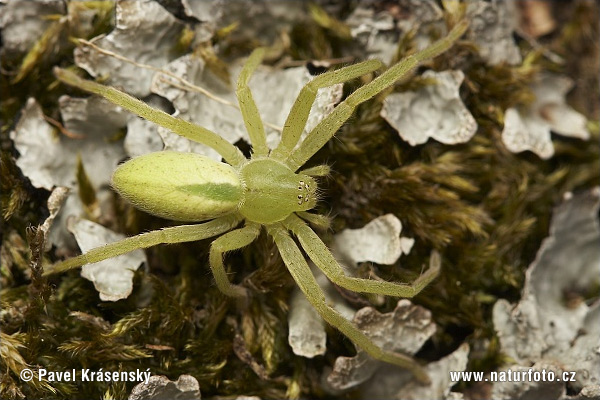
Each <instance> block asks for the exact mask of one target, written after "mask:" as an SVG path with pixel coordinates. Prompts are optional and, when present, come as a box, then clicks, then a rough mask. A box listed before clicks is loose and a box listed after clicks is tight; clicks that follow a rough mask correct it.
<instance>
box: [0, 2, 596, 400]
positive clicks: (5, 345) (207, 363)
mask: <svg viewBox="0 0 600 400" xmlns="http://www.w3.org/2000/svg"><path fill="white" fill-rule="evenodd" d="M557 7H566V8H567V9H568V11H569V12H565V13H562V14H561V15H566V16H567V17H566V19H565V20H563V21H560V23H561V24H562V27H563V28H562V29H559V30H557V33H556V34H555V35H554V36H550V37H547V38H544V39H543V43H542V45H544V46H545V47H547V48H549V49H550V50H552V51H554V52H556V53H558V54H562V55H563V56H565V60H566V65H564V66H561V65H556V64H553V63H552V62H550V61H549V60H548V59H547V58H545V57H544V54H543V52H540V51H538V50H536V49H533V48H531V46H530V45H529V44H528V43H526V42H523V43H521V44H520V45H521V46H522V52H523V54H524V55H525V57H524V61H523V63H522V64H521V65H516V66H509V65H498V66H495V67H489V66H487V65H486V64H485V63H484V62H483V61H482V60H481V58H480V57H479V56H478V54H477V50H476V49H474V48H473V46H472V45H471V44H469V43H467V42H463V43H462V44H460V45H458V46H455V47H454V48H453V49H452V50H451V51H449V52H448V53H446V54H443V55H442V56H440V57H439V58H437V59H436V60H435V63H433V64H431V67H433V68H434V69H437V70H442V69H447V68H460V69H461V70H463V72H464V73H465V76H466V79H465V84H464V85H463V87H462V97H463V100H464V101H465V103H466V105H467V107H468V109H469V110H470V111H471V113H472V114H473V115H474V117H475V119H476V120H477V123H478V125H479V130H478V132H477V134H476V135H475V137H474V138H473V139H472V140H471V141H469V142H468V143H466V144H462V145H457V146H445V145H442V144H439V143H436V142H434V141H431V140H430V141H429V142H428V143H426V144H424V145H421V146H417V147H410V146H408V145H407V144H406V143H405V142H403V141H402V140H401V139H400V138H399V137H398V135H397V133H396V132H394V131H393V130H392V129H391V128H390V127H389V126H388V125H387V124H386V123H385V122H384V121H383V120H382V119H381V117H380V116H379V112H380V109H381V106H382V98H383V96H380V97H379V98H376V99H374V100H373V101H370V102H368V103H366V104H363V105H362V106H361V107H360V108H359V110H358V111H357V113H356V114H355V115H354V116H353V117H352V119H351V120H350V121H349V122H348V123H347V124H346V125H344V127H343V128H342V129H341V131H340V132H339V134H338V135H337V136H336V139H334V140H331V141H330V142H329V143H328V145H327V146H326V147H325V148H323V149H322V150H321V151H320V152H319V153H318V154H317V155H316V156H315V157H314V159H313V160H311V161H310V165H317V164H320V163H327V164H329V165H331V166H332V167H333V173H332V175H331V176H330V177H329V178H327V179H323V180H322V181H321V184H320V185H321V187H322V188H323V194H324V195H323V201H322V202H321V203H320V204H319V206H318V211H319V212H321V213H331V215H332V216H333V217H334V218H333V229H332V232H338V231H340V230H341V229H344V228H357V227H360V226H363V225H365V224H366V223H368V222H369V221H370V220H372V219H373V218H375V217H378V216H380V215H383V214H386V213H393V214H395V215H396V216H397V217H398V218H399V219H400V220H401V221H402V223H403V226H404V232H406V235H407V236H411V237H414V238H415V239H416V245H415V247H414V248H413V250H412V252H411V254H410V255H409V256H407V257H404V258H403V259H402V265H400V264H398V265H396V266H395V267H394V268H386V269H385V271H384V270H383V269H381V270H379V269H378V268H377V266H371V265H363V268H362V271H363V273H364V274H365V276H368V275H369V274H370V272H372V271H373V270H374V272H375V273H376V274H377V275H379V276H381V277H382V278H384V279H389V280H396V281H409V280H411V279H414V278H415V277H416V276H417V275H418V274H419V273H420V272H421V265H422V264H423V260H426V259H427V258H428V255H429V252H430V250H431V249H432V248H435V249H438V250H439V251H440V252H441V253H442V254H443V259H444V262H443V273H442V276H441V277H440V278H439V279H437V280H436V281H435V282H434V283H433V284H431V285H430V287H428V288H427V289H426V290H425V291H424V292H423V293H422V294H420V295H419V296H418V297H417V298H415V302H417V303H419V304H422V305H424V306H426V307H427V308H429V309H431V310H432V313H433V317H434V319H435V322H436V323H437V324H438V325H439V328H438V331H437V334H436V336H435V338H434V340H433V341H432V343H430V344H428V345H427V347H426V348H425V349H424V350H423V351H422V352H421V354H419V356H420V357H422V358H425V359H439V358H440V357H442V356H443V355H445V354H448V353H449V352H450V351H452V350H454V349H455V348H456V347H457V346H458V345H459V344H461V343H462V342H464V341H467V342H469V343H470V345H471V348H472V349H474V351H473V352H472V353H471V359H470V366H469V368H470V369H471V370H477V371H481V370H492V369H494V368H496V367H497V366H498V365H500V363H501V362H502V361H503V356H502V354H500V353H499V346H498V340H497V338H496V337H495V334H494V331H493V327H492V323H491V309H492V306H493V304H494V302H495V301H496V299H498V298H507V299H509V300H511V301H515V300H517V299H518V298H519V297H520V290H521V287H522V282H523V277H524V271H525V269H526V268H527V266H528V265H529V264H530V262H531V261H532V260H533V258H534V257H535V254H536V252H537V249H538V248H539V245H540V243H541V241H542V240H543V239H544V238H545V237H546V236H547V233H548V226H549V221H550V217H551V212H552V209H553V207H554V206H555V205H556V204H557V203H558V202H559V200H560V199H561V197H562V195H563V194H564V193H565V192H567V191H573V190H582V189H585V188H589V187H592V186H594V185H597V182H598V179H599V175H600V165H599V164H600V163H599V159H600V146H599V142H598V139H599V136H598V122H597V121H598V118H599V114H598V113H599V108H598V103H597V102H590V101H589V99H597V98H598V97H599V96H598V85H597V79H598V78H597V67H595V66H597V63H598V52H597V51H598V50H597V46H595V45H590V43H592V44H593V40H592V39H590V38H597V36H598V21H597V19H595V18H591V17H590V16H592V15H597V9H596V8H597V5H595V3H585V2H580V3H578V4H576V5H568V6H566V5H561V6H557ZM590 8H592V9H593V11H590ZM322 11H323V10H320V9H313V16H316V18H312V19H311V18H308V19H304V20H302V21H300V22H298V23H297V24H296V25H295V26H294V27H293V28H292V29H291V33H290V35H289V37H288V38H287V39H289V41H288V42H287V44H286V45H282V46H281V47H280V48H278V49H277V51H274V52H273V54H274V55H272V58H273V61H285V60H287V61H289V60H290V59H291V60H305V59H327V58H338V57H344V56H347V55H348V54H355V53H356V51H357V46H356V43H353V41H352V40H351V39H349V38H348V37H347V35H345V34H344V33H343V29H342V28H340V26H339V25H338V24H339V20H340V19H341V18H337V19H336V18H333V16H331V15H330V16H327V15H324V14H322ZM347 14H348V10H341V11H340V15H347ZM338 17H339V16H338ZM108 21H109V19H101V20H99V21H97V22H98V26H97V27H96V28H97V29H94V30H93V32H94V33H93V35H95V34H97V33H99V32H108V31H109V30H110V26H109V22H108ZM70 23H72V24H75V23H76V20H71V21H70ZM75 28H76V26H72V27H71V28H70V29H75ZM232 30H235V26H234V25H232V26H230V27H228V28H227V29H225V30H222V31H220V33H219V35H217V37H216V38H215V39H214V40H215V43H218V45H219V51H216V50H215V48H213V46H208V45H207V44H205V46H208V47H204V48H203V49H204V50H206V51H205V52H204V53H203V54H205V57H206V58H207V59H210V60H212V64H211V65H213V68H219V66H223V64H222V63H223V61H221V57H222V58H223V59H225V57H226V56H228V55H233V54H237V52H239V51H240V48H243V49H246V48H248V49H250V48H252V47H254V46H255V45H256V43H255V39H254V38H246V40H244V41H242V42H240V41H236V42H233V41H228V34H229V32H231V31H232ZM186 32H187V31H186ZM90 36H91V35H90ZM411 38H412V37H411V36H410V35H407V36H406V37H405V38H404V39H402V40H401V42H400V45H399V48H398V54H406V53H407V52H409V51H410V49H411V47H412V46H413V43H412V40H411ZM236 40H241V39H239V38H238V39H236ZM182 43H183V44H182ZM192 43H193V41H192V40H191V39H190V38H189V37H186V38H185V40H184V38H182V40H181V43H178V44H177V45H178V46H180V47H181V46H183V47H186V46H190V45H191V44H192ZM284 43H285V41H284ZM237 45H239V46H238V47H236V46H237ZM240 46H241V47H240ZM72 49H73V47H72V44H71V42H69V41H61V42H60V44H59V45H58V47H57V48H55V49H53V50H52V49H47V50H48V52H40V53H39V56H36V57H37V58H35V62H34V63H33V64H31V63H30V64H27V65H31V67H28V69H27V70H23V71H24V72H22V74H25V75H24V76H23V78H22V79H20V80H18V82H17V81H15V80H14V79H12V78H11V77H9V76H7V75H6V74H4V73H3V74H1V75H0V90H2V93H9V95H5V96H3V98H2V100H1V107H0V112H1V115H2V117H3V120H4V121H7V122H6V123H5V124H4V125H3V126H2V130H1V132H2V137H1V144H2V164H1V168H0V174H1V177H2V216H3V228H2V253H1V261H2V262H1V269H0V272H1V277H0V279H1V283H2V289H1V291H0V303H1V305H2V313H1V314H0V316H1V318H0V328H1V330H2V333H1V335H2V338H1V341H0V346H1V350H2V352H1V353H2V359H1V363H0V367H1V371H0V375H1V376H0V391H1V393H2V396H0V397H2V398H11V399H12V398H22V397H23V396H25V397H27V398H47V399H52V398H56V399H66V398H82V397H86V398H87V397H89V398H98V397H100V396H105V397H106V398H115V399H121V398H127V396H128V394H129V393H130V392H131V389H132V386H133V384H131V383H127V384H122V383H119V384H109V383H102V382H94V383H91V382H90V383H82V382H79V383H52V382H50V383H49V382H41V383H39V382H36V381H35V380H34V381H33V382H32V383H31V384H25V383H24V382H22V381H20V380H19V377H18V374H19V371H20V370H21V369H23V368H25V367H28V366H29V367H33V368H40V367H43V368H48V369H53V370H57V371H58V370H61V371H64V370H70V369H72V368H76V369H79V368H83V367H86V368H92V369H99V368H103V369H104V370H111V371H130V370H135V369H137V368H140V369H143V370H145V369H146V368H150V369H151V370H152V373H153V374H164V375H167V376H168V377H169V378H170V379H172V380H175V379H177V377H178V376H179V375H181V374H190V375H192V376H194V377H195V378H196V379H197V380H198V381H199V383H200V386H201V390H202V393H203V395H204V396H213V395H214V396H217V395H219V396H234V395H239V394H246V395H257V396H260V397H261V398H299V397H308V398H326V397H327V394H326V393H325V392H324V391H323V389H322V387H321V386H320V385H319V383H318V382H320V377H321V374H322V371H323V370H324V368H325V367H327V366H331V365H332V363H333V362H334V361H335V357H336V356H338V355H349V354H352V353H353V351H354V350H353V347H352V345H351V343H350V342H349V341H348V340H347V339H345V338H344V337H343V336H342V335H341V334H339V333H338V332H336V331H334V330H330V331H329V336H328V338H329V339H328V340H329V341H328V344H327V346H328V353H327V355H326V357H319V358H316V359H314V360H308V359H304V358H301V357H297V356H294V355H293V353H292V351H291V349H290V348H289V346H288V345H287V338H286V336H287V311H288V310H287V307H288V297H289V292H290V290H291V289H292V288H293V287H294V283H293V281H292V279H291V277H290V276H289V274H288V273H287V271H286V269H285V267H284V265H283V264H282V261H281V258H280V257H279V254H278V252H277V249H276V247H275V246H274V244H273V243H272V241H271V239H270V238H268V237H267V236H266V235H261V237H260V238H259V239H258V240H257V241H256V242H254V243H253V244H252V245H250V246H248V247H247V248H245V249H243V250H242V251H240V252H236V253H234V254H232V255H230V256H229V257H228V259H227V264H228V265H229V266H230V269H231V272H232V279H233V280H235V281H236V282H237V283H243V284H244V285H245V286H246V287H248V288H249V289H250V290H251V291H252V297H251V299H250V301H249V303H247V304H242V303H238V302H237V301H236V300H232V299H230V298H227V297H225V296H223V295H222V294H221V293H220V292H219V291H218V290H217V289H216V287H215V285H214V284H213V280H212V277H211V275H210V273H209V268H208V261H207V254H208V247H209V245H210V240H207V241H202V242H198V243H190V244H186V245H175V246H158V247H155V248H152V249H149V250H148V251H147V254H148V258H149V268H148V269H147V270H146V271H140V272H138V273H137V275H136V277H135V282H134V291H133V293H132V295H131V296H130V297H128V298H127V299H126V300H121V301H118V302H115V303H104V302H100V301H99V300H98V294H97V292H96V291H95V289H94V288H93V286H92V284H91V283H89V282H88V281H86V280H84V279H82V278H81V277H80V276H79V272H78V271H73V272H70V273H67V274H64V275H60V276H54V277H52V278H51V279H50V280H46V279H44V278H42V277H41V276H40V271H41V265H42V263H43V262H44V257H53V254H52V252H51V253H49V254H47V255H46V254H45V253H44V252H43V245H44V243H43V235H42V233H41V231H40V230H35V229H31V230H29V231H27V229H26V228H27V227H28V226H30V225H31V226H36V225H39V224H41V222H42V221H43V220H44V219H45V218H46V217H47V215H48V211H47V209H46V200H47V197H48V192H46V191H44V190H38V189H35V188H33V187H32V186H31V184H30V183H29V182H28V180H27V178H26V177H24V176H22V174H21V173H20V171H19V170H18V168H17V167H16V165H15V159H16V158H17V156H18V155H17V153H16V151H15V150H14V146H13V144H12V142H11V141H10V140H9V139H8V132H9V131H10V129H11V122H10V121H16V119H17V116H18V113H19V110H20V109H21V108H22V107H23V106H24V104H25V102H26V100H27V98H29V97H30V96H35V97H36V98H37V100H38V101H39V102H40V103H41V105H42V107H43V108H44V111H45V113H46V114H47V115H49V116H52V117H53V118H55V119H58V108H57V99H58V97H59V96H60V95H62V94H65V91H66V90H68V89H67V88H65V87H63V86H59V85H56V84H55V83H54V77H53V76H52V75H51V74H50V71H51V68H50V66H51V65H52V64H55V63H60V64H62V65H63V66H66V65H72V64H73V59H72V56H71V52H72ZM179 50H181V51H183V49H179ZM36 54H38V53H36ZM567 55H568V57H566V56H567ZM22 60H23V58H21V59H6V58H3V60H2V63H3V64H2V67H3V70H4V71H6V70H13V71H17V70H18V68H19V65H21V63H22ZM547 70H553V71H561V70H564V71H566V73H567V74H568V75H569V76H571V77H573V78H576V79H578V80H581V82H585V84H580V85H579V86H578V87H577V88H576V90H575V91H574V92H573V93H571V95H570V101H571V102H572V104H573V105H574V106H575V107H576V108H578V109H579V110H580V111H582V112H585V113H586V115H587V116H588V117H589V118H591V119H593V120H594V121H596V122H594V123H593V124H591V125H590V126H591V127H592V134H593V138H592V140H590V141H587V142H581V141H578V140H573V139H565V138H560V137H554V138H553V141H554V145H555V149H556V154H555V156H554V157H553V158H552V159H550V160H548V161H543V160H540V159H539V158H537V157H536V156H533V155H531V154H512V153H510V152H508V151H507V150H506V148H505V146H504V145H503V143H502V141H501V137H500V135H501V131H502V126H503V121H502V120H503V112H504V110H505V109H506V108H508V107H512V106H515V105H521V104H527V103H528V102H530V101H531V100H532V94H531V92H530V89H529V84H530V82H531V81H532V80H533V79H534V78H535V77H536V76H537V75H538V74H539V73H540V72H542V71H547ZM417 75H418V74H415V75H414V76H412V77H410V79H407V80H406V81H405V82H402V83H401V84H400V85H398V87H397V89H398V90H402V89H409V88H415V87H419V85H423V84H426V83H427V82H423V80H422V79H419V78H418V76H417ZM224 77H226V76H225V75H224ZM359 84H360V82H354V83H351V84H349V85H347V88H346V89H347V90H348V91H350V90H352V89H354V88H355V87H356V86H358V85H359ZM353 85H354V86H355V87H353ZM13 124H14V123H13ZM310 165H309V166H310ZM79 172H80V174H79V183H80V186H81V187H82V188H87V189H86V190H82V191H81V193H83V194H84V197H83V200H84V202H85V203H86V204H88V205H93V203H94V202H95V201H96V198H95V196H94V195H93V191H92V190H91V189H90V185H89V180H88V178H87V176H86V174H85V171H83V169H82V168H81V169H80V171H79ZM114 202H115V209H116V210H117V217H116V218H115V220H114V221H112V222H111V223H112V225H113V227H114V228H115V229H116V230H118V231H121V232H125V233H127V234H136V233H139V232H141V231H146V230H153V229H158V228H160V227H164V226H166V225H168V224H170V222H168V221H164V220H160V219H158V218H153V217H150V216H148V215H145V214H143V213H141V212H138V211H136V210H134V209H132V208H131V207H130V206H128V205H126V204H125V203H124V202H123V201H122V200H120V199H118V198H117V197H116V196H115V198H114ZM28 232H29V233H28ZM332 232H326V233H322V236H323V237H324V239H325V240H327V239H328V238H330V235H331V233H332ZM233 273H235V274H233ZM585 295H586V296H591V295H588V294H585ZM364 302H366V300H365V299H363V298H360V299H359V300H357V301H356V304H364ZM394 304H395V300H394V299H388V300H387V302H386V303H385V304H384V305H383V306H381V307H380V309H381V311H389V310H391V309H393V307H394Z"/></svg>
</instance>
